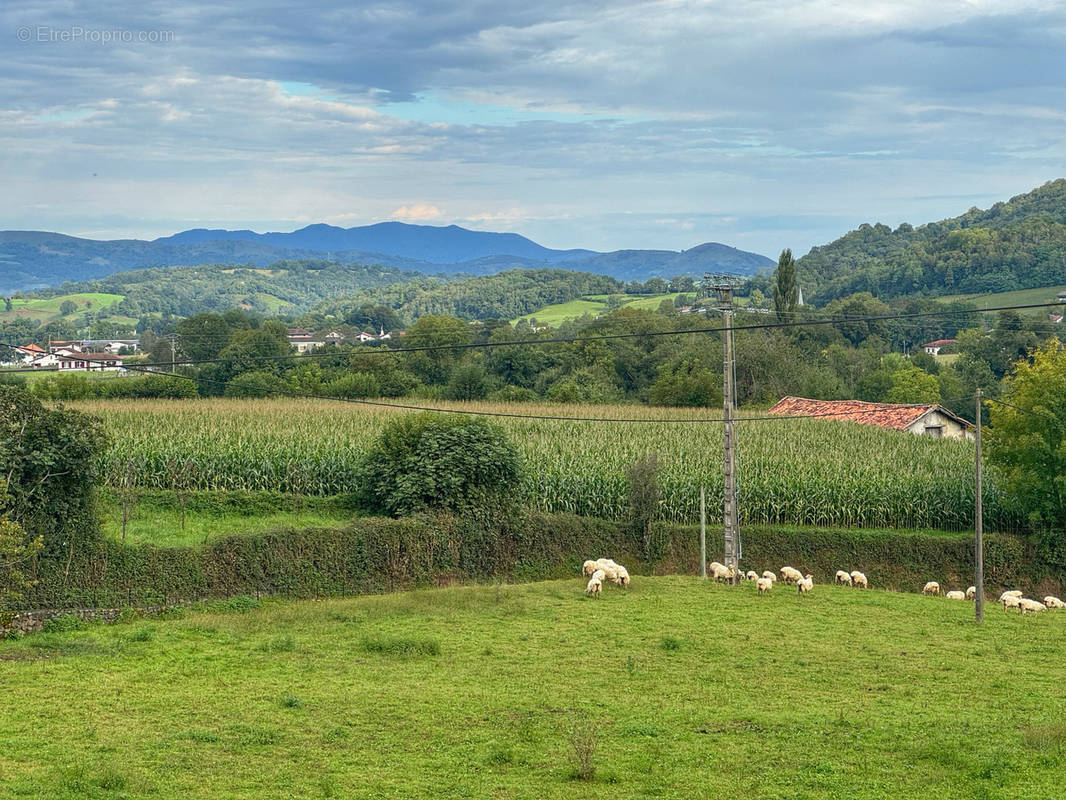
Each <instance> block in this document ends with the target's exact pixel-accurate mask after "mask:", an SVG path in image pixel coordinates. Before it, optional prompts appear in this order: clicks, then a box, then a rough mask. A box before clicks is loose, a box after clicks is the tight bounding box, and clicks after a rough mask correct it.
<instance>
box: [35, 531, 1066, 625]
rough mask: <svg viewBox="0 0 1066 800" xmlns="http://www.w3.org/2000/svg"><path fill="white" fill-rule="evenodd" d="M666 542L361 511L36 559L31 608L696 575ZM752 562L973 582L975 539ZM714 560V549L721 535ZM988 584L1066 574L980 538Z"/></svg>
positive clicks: (785, 540)
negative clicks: (586, 570)
mask: <svg viewBox="0 0 1066 800" xmlns="http://www.w3.org/2000/svg"><path fill="white" fill-rule="evenodd" d="M655 536H656V537H657V538H658V541H656V542H653V543H652V547H651V549H652V550H653V551H654V552H656V553H661V554H662V555H661V557H659V558H657V559H656V560H654V561H647V560H645V559H644V558H642V552H641V549H642V547H643V543H642V541H641V540H640V539H639V537H638V536H636V535H635V534H634V533H633V530H632V528H631V527H628V526H626V525H623V524H619V523H615V522H609V521H606V520H599V519H591V518H587V517H577V516H572V515H567V514H540V513H529V514H525V515H522V516H521V517H518V518H511V519H503V520H500V519H492V518H481V519H479V518H474V517H451V516H442V517H413V518H407V519H387V518H380V517H364V518H359V519H354V520H352V522H351V523H350V524H349V525H348V526H346V527H344V528H342V529H335V528H306V529H295V528H287V529H281V530H276V531H271V532H266V533H259V534H247V535H239V536H231V537H228V538H225V539H221V540H218V541H216V542H213V543H210V544H208V545H205V546H203V547H181V548H177V547H154V546H148V545H137V546H126V545H122V544H120V543H118V542H114V541H107V542H105V543H103V544H102V545H99V546H98V547H97V548H96V549H94V550H92V551H91V552H88V553H84V554H82V555H81V556H75V558H74V559H73V560H72V561H71V562H70V563H69V564H68V563H66V562H65V561H63V562H52V561H41V562H40V563H38V564H37V565H36V571H35V575H34V577H36V579H37V580H38V583H37V585H36V586H35V587H34V588H33V589H32V590H31V594H30V595H29V596H28V597H27V598H26V599H25V602H24V603H23V607H27V608H69V607H110V606H118V605H125V604H127V603H128V604H133V605H154V604H158V603H172V602H180V601H188V600H198V599H202V598H218V597H229V596H233V595H240V594H258V593H262V594H269V595H280V596H285V597H294V598H309V597H327V596H338V595H354V594H365V593H373V592H385V591H395V590H402V589H408V588H412V587H418V586H441V585H448V584H450V583H457V582H468V581H484V580H501V579H502V580H509V581H532V580H546V579H553V578H563V577H572V578H575V579H576V578H577V577H578V575H579V572H580V565H581V562H582V561H583V560H584V559H586V558H595V557H600V556H610V557H612V558H614V559H615V560H617V561H620V562H622V563H624V564H626V565H627V567H629V569H630V572H631V573H633V574H634V575H640V574H652V573H655V574H670V573H677V572H681V573H689V574H694V573H696V572H697V570H698V552H699V544H698V534H697V529H696V528H695V527H691V526H679V525H665V524H663V525H656V527H655ZM743 538H744V540H743V548H744V558H743V561H742V564H743V565H744V566H745V567H746V568H750V569H755V570H756V571H759V572H761V571H762V570H763V569H767V568H769V569H775V570H777V569H780V568H781V566H782V565H785V564H790V565H792V566H794V567H796V568H797V569H800V570H803V571H810V572H812V573H814V574H815V576H816V578H817V580H819V581H822V582H828V581H830V580H831V579H832V578H831V576H832V575H833V574H834V572H835V571H836V570H837V569H841V568H845V569H849V570H850V569H860V570H862V571H863V572H865V573H866V574H867V576H868V577H869V579H870V583H871V586H872V587H874V588H887V589H893V590H903V591H918V590H919V589H920V588H921V586H922V585H923V584H924V583H925V581H927V580H938V581H940V583H941V584H942V585H945V586H950V587H960V588H963V589H965V588H966V586H968V585H969V584H970V583H972V575H973V547H972V537H970V536H966V535H956V534H944V533H921V532H913V533H906V532H894V531H870V530H853V529H844V530H841V529H820V528H804V529H789V528H779V527H777V528H775V527H768V526H762V527H753V528H746V529H745V530H744V532H743ZM709 545H710V546H709V549H708V552H709V558H714V557H715V548H714V539H713V537H712V540H711V541H710V542H709ZM985 553H986V576H987V585H988V586H989V588H990V590H991V589H995V588H998V587H1006V586H1010V587H1015V586H1016V587H1018V588H1021V589H1024V590H1026V591H1027V592H1030V593H1035V594H1037V595H1039V596H1043V594H1049V593H1056V594H1057V593H1059V592H1060V591H1061V588H1062V582H1063V575H1062V574H1061V573H1057V572H1055V571H1054V570H1052V569H1051V568H1049V567H1048V566H1046V565H1043V564H1042V563H1041V562H1040V561H1039V560H1038V559H1037V558H1036V557H1035V553H1034V548H1033V546H1032V545H1030V544H1029V543H1028V542H1026V540H1024V539H1022V538H1019V537H1015V536H1009V535H994V536H989V537H987V541H986V550H985Z"/></svg>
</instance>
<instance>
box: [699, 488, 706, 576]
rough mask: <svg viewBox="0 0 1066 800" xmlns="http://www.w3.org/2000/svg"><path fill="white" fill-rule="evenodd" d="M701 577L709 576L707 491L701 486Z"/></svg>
mask: <svg viewBox="0 0 1066 800" xmlns="http://www.w3.org/2000/svg"><path fill="white" fill-rule="evenodd" d="M700 577H701V578H706V577H707V492H706V490H705V489H704V488H703V487H702V486H700Z"/></svg>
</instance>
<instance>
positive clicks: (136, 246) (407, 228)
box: [0, 222, 774, 295]
mask: <svg viewBox="0 0 1066 800" xmlns="http://www.w3.org/2000/svg"><path fill="white" fill-rule="evenodd" d="M284 259H321V260H328V261H334V262H338V263H345V264H348V263H357V264H365V265H379V266H383V267H395V268H397V269H401V270H405V271H408V272H421V273H425V274H430V275H433V274H444V275H454V274H465V275H490V274H494V273H497V272H500V271H503V270H507V269H536V268H540V267H546V266H556V265H563V264H565V266H566V268H567V269H575V270H580V271H584V272H595V273H599V274H603V275H609V276H611V277H614V278H618V279H619V280H638V281H645V280H647V279H648V278H651V277H664V278H671V277H674V276H675V275H690V276H693V277H700V276H702V274H703V273H704V272H733V273H737V274H741V275H754V274H755V273H756V272H758V271H759V270H761V269H763V268H768V267H771V266H773V263H774V262H773V261H771V260H770V259H769V258H767V257H765V256H762V255H759V254H757V253H750V252H747V251H744V250H738V249H736V248H733V247H729V246H727V245H724V244H719V243H716V242H708V243H705V244H701V245H698V246H696V247H693V248H691V249H689V250H682V251H672V250H618V251H614V252H609V253H599V252H596V251H593V250H584V249H574V250H553V249H551V248H547V247H543V246H542V245H540V244H537V243H536V242H534V241H532V240H531V239H527V238H526V237H524V236H520V235H518V234H516V233H494V232H489V231H472V230H468V229H466V228H461V227H459V226H457V225H449V226H447V227H438V226H431V225H409V224H406V223H402V222H382V223H378V224H376V225H366V226H361V227H354V228H339V227H335V226H332V225H324V224H316V225H308V226H307V227H305V228H301V229H299V230H296V231H292V232H291V233H256V232H254V231H250V230H236V231H231V230H209V229H204V228H197V229H194V230H188V231H182V232H181V233H177V234H174V235H173V236H166V237H162V238H159V239H155V240H153V241H145V240H141V239H117V240H111V241H100V240H95V239H82V238H78V237H74V236H67V235H64V234H60V233H48V232H44V231H0V294H3V295H9V294H12V293H14V292H16V291H29V290H32V289H36V288H41V287H45V286H55V285H58V284H60V283H63V282H64V281H85V280H91V279H93V278H102V277H106V276H108V275H112V274H114V273H116V272H121V271H126V270H132V269H145V268H150V267H166V266H193V265H197V264H219V263H229V264H244V265H253V266H256V267H264V266H266V265H268V264H271V263H273V262H276V261H279V260H284Z"/></svg>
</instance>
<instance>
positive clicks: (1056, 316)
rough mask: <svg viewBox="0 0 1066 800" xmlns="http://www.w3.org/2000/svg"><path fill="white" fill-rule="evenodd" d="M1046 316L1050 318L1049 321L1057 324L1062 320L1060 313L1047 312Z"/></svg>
mask: <svg viewBox="0 0 1066 800" xmlns="http://www.w3.org/2000/svg"><path fill="white" fill-rule="evenodd" d="M1047 318H1048V319H1049V320H1051V322H1052V323H1053V324H1055V325H1058V324H1059V323H1060V322H1062V314H1048V315H1047Z"/></svg>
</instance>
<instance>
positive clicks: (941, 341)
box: [922, 339, 959, 347]
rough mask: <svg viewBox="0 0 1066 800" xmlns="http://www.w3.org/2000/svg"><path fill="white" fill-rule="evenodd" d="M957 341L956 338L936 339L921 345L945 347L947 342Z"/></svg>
mask: <svg viewBox="0 0 1066 800" xmlns="http://www.w3.org/2000/svg"><path fill="white" fill-rule="evenodd" d="M958 343H959V340H958V339H937V340H936V341H935V342H926V343H925V344H923V345H922V347H947V346H948V345H949V344H958Z"/></svg>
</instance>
